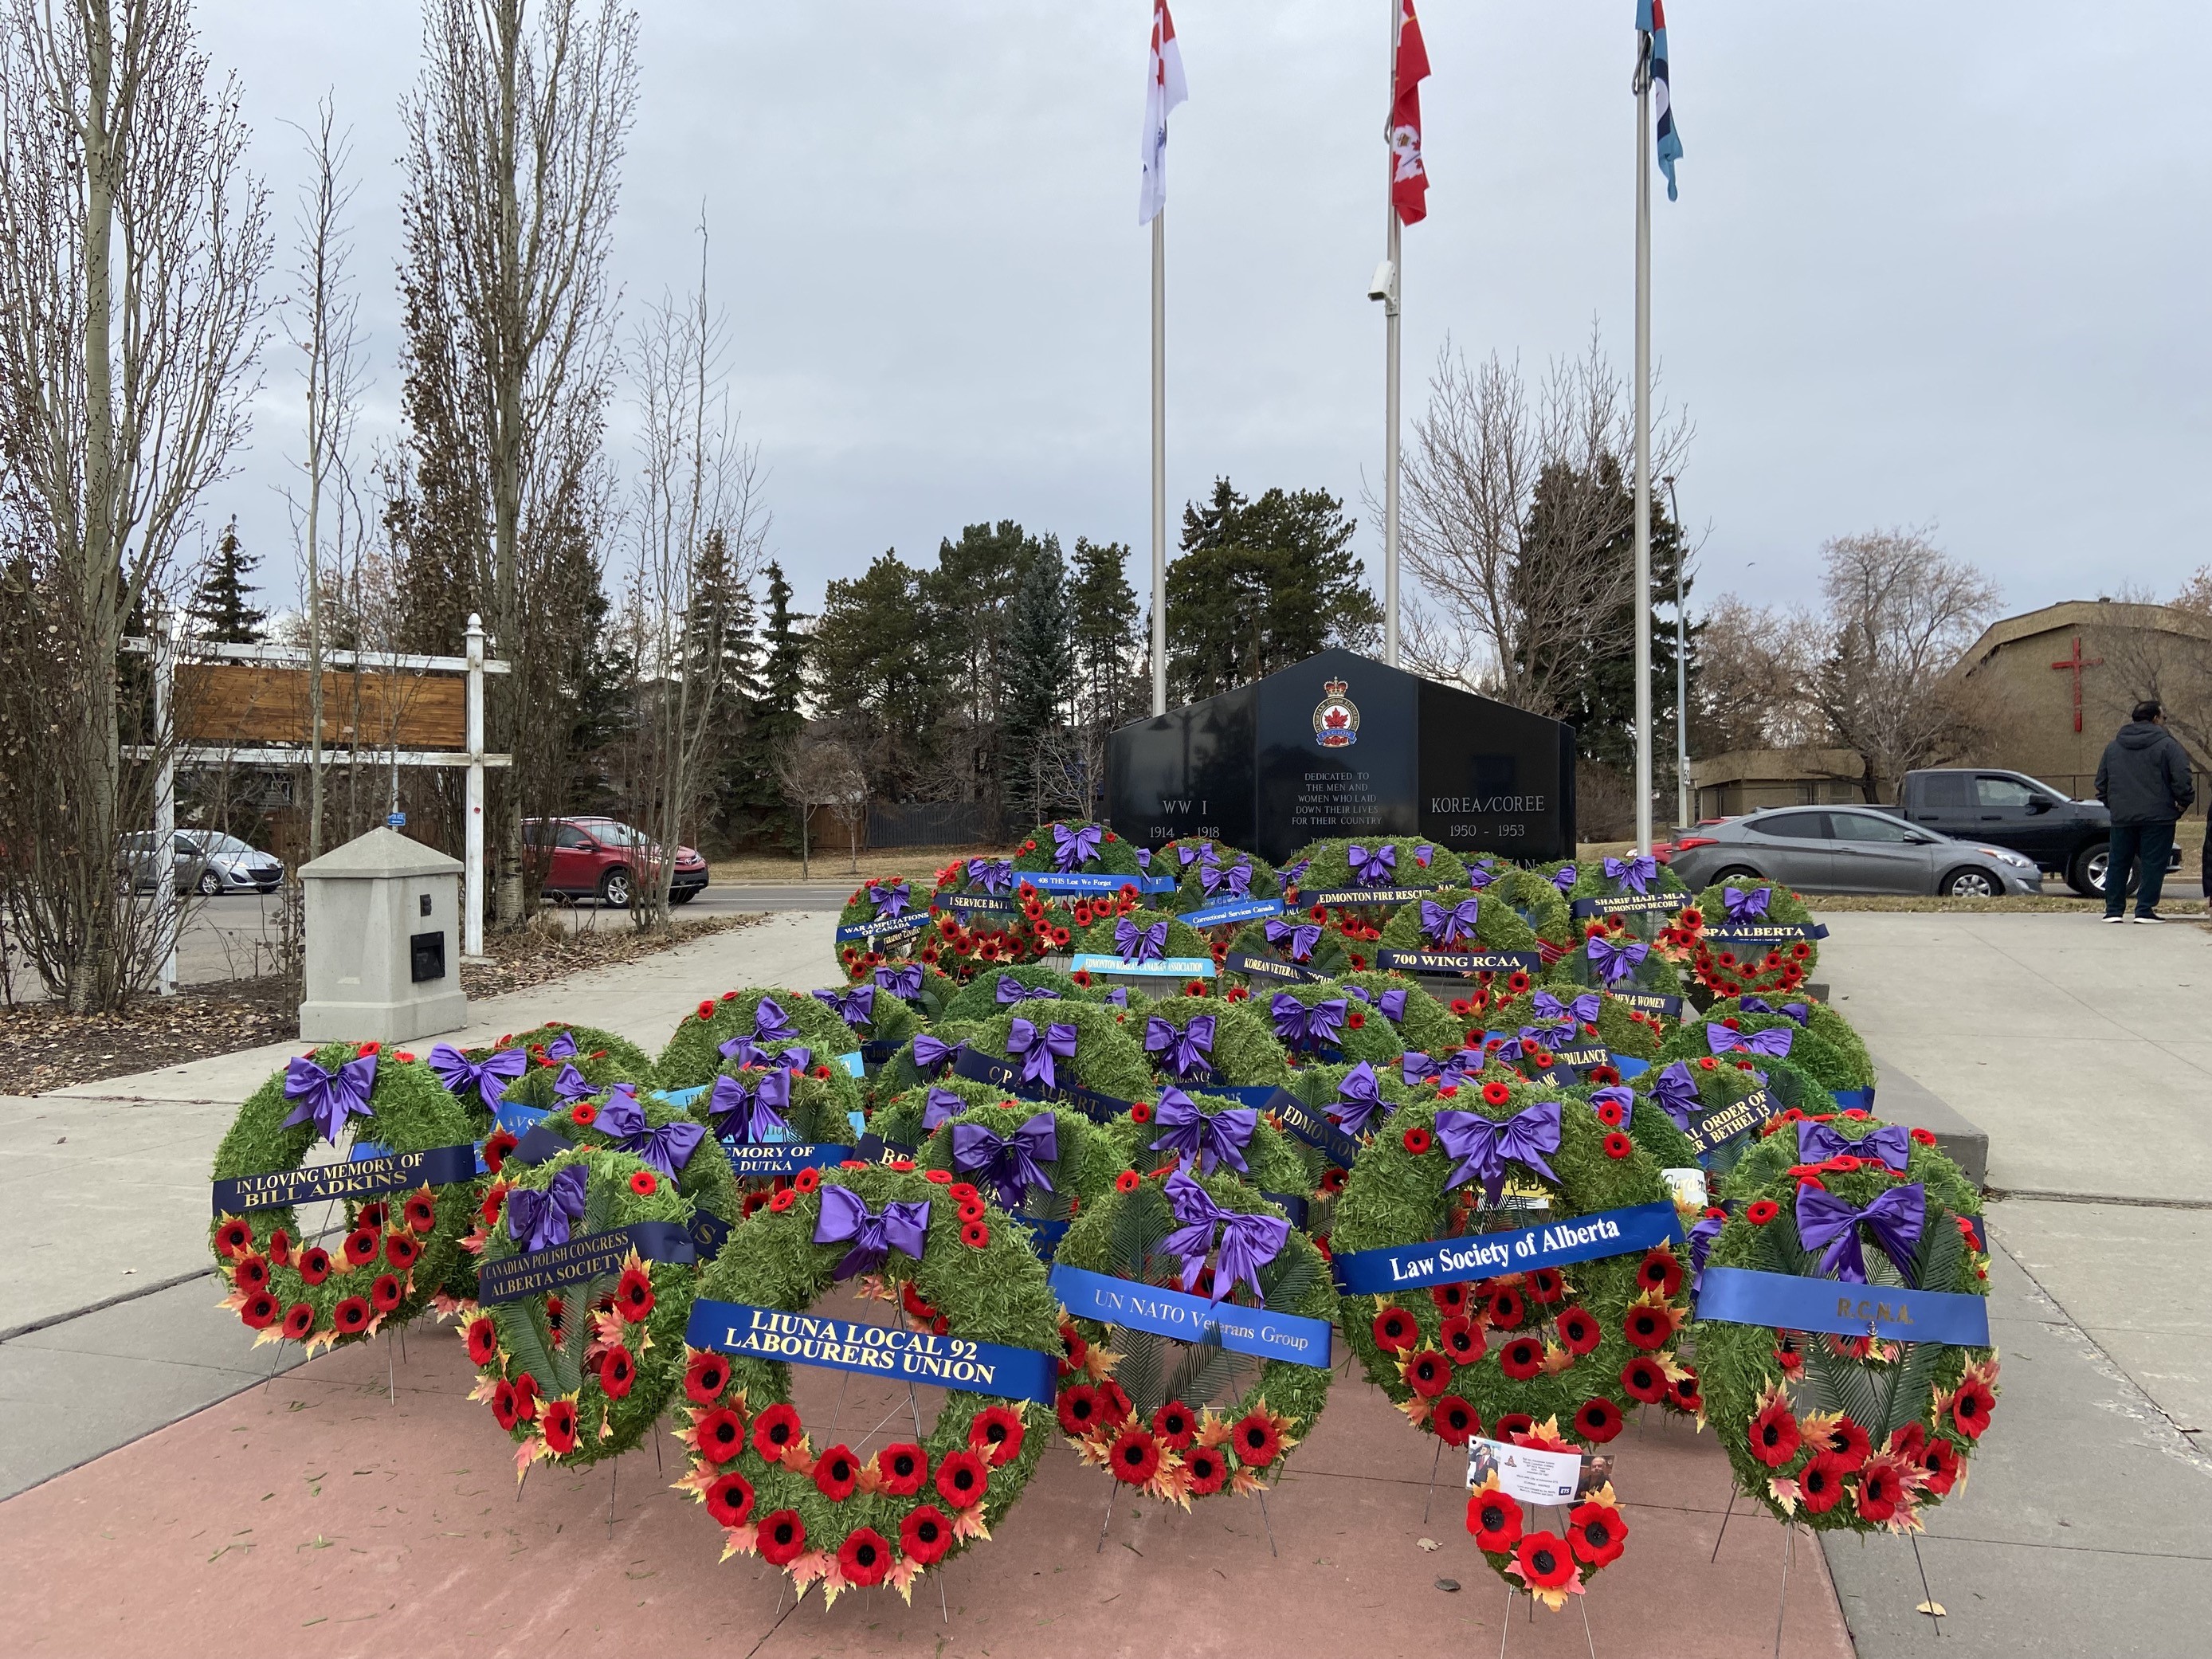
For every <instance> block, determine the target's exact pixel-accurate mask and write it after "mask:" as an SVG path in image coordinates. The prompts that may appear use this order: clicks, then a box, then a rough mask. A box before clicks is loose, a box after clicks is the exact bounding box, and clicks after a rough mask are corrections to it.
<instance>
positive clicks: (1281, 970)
mask: <svg viewBox="0 0 2212 1659" xmlns="http://www.w3.org/2000/svg"><path fill="white" fill-rule="evenodd" d="M1221 965H1222V966H1223V967H1225V968H1226V969H1228V970H1229V971H1230V972H1231V973H1232V974H1243V975H1247V976H1248V977H1249V978H1252V979H1274V980H1280V981H1283V982H1284V983H1285V984H1286V985H1311V984H1316V983H1317V982H1319V981H1322V980H1325V979H1327V978H1328V975H1327V974H1321V973H1316V972H1315V971H1314V970H1313V969H1310V968H1301V967H1299V966H1298V964H1297V963H1295V962H1278V961H1276V960H1275V958H1274V957H1248V956H1246V955H1245V954H1244V952H1243V951H1231V952H1230V953H1229V955H1228V957H1227V958H1226V959H1225V961H1224V962H1223V963H1222V964H1221Z"/></svg>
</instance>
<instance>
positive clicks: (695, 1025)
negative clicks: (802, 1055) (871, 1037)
mask: <svg viewBox="0 0 2212 1659" xmlns="http://www.w3.org/2000/svg"><path fill="white" fill-rule="evenodd" d="M858 1046H859V1045H858V1042H857V1041H856V1039H855V1038H854V1036H853V1033H852V1029H851V1028H850V1027H849V1026H848V1025H847V1024H845V1022H844V1020H843V1019H842V1018H839V1016H838V1015H836V1013H833V1012H831V1011H830V1010H829V1009H828V1008H825V1007H824V1006H823V1005H822V1004H820V1003H819V1002H817V1001H816V1000H814V999H813V998H812V997H811V996H809V995H808V994H806V993H805V992H804V991H785V990H762V989H758V988H755V989H751V990H744V991H726V992H724V993H723V994H721V995H720V997H709V998H708V999H706V1000H704V1001H702V1002H701V1003H700V1004H699V1006H697V1007H696V1009H694V1010H693V1011H692V1012H690V1013H689V1014H687V1015H685V1016H684V1019H683V1022H682V1023H681V1024H678V1026H677V1028H676V1031H675V1034H674V1035H673V1036H671V1037H670V1038H669V1039H668V1045H667V1047H665V1048H663V1049H662V1050H661V1051H660V1059H659V1064H658V1066H657V1068H656V1080H657V1081H658V1082H659V1085H660V1086H661V1087H662V1088H664V1089H696V1088H699V1087H701V1086H702V1085H706V1084H709V1083H712V1082H713V1081H714V1074H715V1073H718V1072H720V1071H721V1070H722V1069H723V1067H724V1066H725V1064H726V1062H728V1061H730V1060H736V1061H737V1062H738V1064H739V1065H744V1064H747V1063H749V1062H750V1063H754V1064H764V1063H766V1060H767V1058H768V1057H769V1056H772V1055H779V1054H782V1053H783V1052H784V1051H785V1050H786V1049H787V1048H793V1047H798V1048H805V1049H806V1050H807V1051H808V1056H809V1059H810V1061H811V1063H813V1064H817V1065H822V1064H829V1065H835V1064H836V1061H837V1057H838V1056H839V1055H841V1054H848V1053H850V1052H851V1051H852V1050H853V1049H854V1048H857V1047H858Z"/></svg>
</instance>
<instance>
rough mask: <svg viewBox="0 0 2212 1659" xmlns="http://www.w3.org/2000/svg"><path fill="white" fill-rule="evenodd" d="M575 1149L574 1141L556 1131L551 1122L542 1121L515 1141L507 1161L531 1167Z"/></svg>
mask: <svg viewBox="0 0 2212 1659" xmlns="http://www.w3.org/2000/svg"><path fill="white" fill-rule="evenodd" d="M574 1150H575V1144H574V1142H573V1141H570V1140H568V1139H564V1138H563V1137H562V1136H561V1135H558V1134H556V1133H554V1131H553V1127H552V1126H551V1125H550V1124H547V1123H540V1124H538V1125H537V1126H536V1127H533V1128H532V1129H529V1130H527V1131H526V1132H525V1133H524V1134H523V1137H522V1139H520V1140H518V1141H516V1142H515V1143H514V1150H513V1152H509V1153H508V1154H507V1162H508V1163H510V1164H521V1165H522V1166H523V1167H524V1168H525V1169H529V1168H532V1167H533V1166H534V1165H537V1164H544V1163H548V1162H550V1161H551V1160H552V1159H554V1158H558V1157H560V1156H561V1154H562V1153H563V1152H574Z"/></svg>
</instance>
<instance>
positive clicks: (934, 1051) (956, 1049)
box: [914, 1031, 968, 1077]
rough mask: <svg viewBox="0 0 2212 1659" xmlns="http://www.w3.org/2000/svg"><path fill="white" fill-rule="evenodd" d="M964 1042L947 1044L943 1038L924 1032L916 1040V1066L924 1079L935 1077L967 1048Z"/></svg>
mask: <svg viewBox="0 0 2212 1659" xmlns="http://www.w3.org/2000/svg"><path fill="white" fill-rule="evenodd" d="M967 1046H968V1045H967V1044H966V1043H964V1042H946V1041H945V1039H944V1038H943V1037H940V1036H931V1035H930V1034H929V1033H928V1032H927V1031H923V1032H921V1033H919V1034H917V1035H916V1036H915V1040H914V1066H915V1070H916V1071H918V1072H920V1073H921V1074H922V1075H923V1076H924V1077H934V1076H936V1075H937V1073H939V1072H941V1071H943V1070H944V1069H945V1066H947V1065H949V1064H951V1062H952V1061H953V1060H957V1059H958V1058H959V1057H960V1054H961V1051H962V1050H963V1049H964V1048H967Z"/></svg>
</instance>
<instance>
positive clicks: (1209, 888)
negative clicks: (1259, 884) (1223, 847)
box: [1198, 864, 1252, 898]
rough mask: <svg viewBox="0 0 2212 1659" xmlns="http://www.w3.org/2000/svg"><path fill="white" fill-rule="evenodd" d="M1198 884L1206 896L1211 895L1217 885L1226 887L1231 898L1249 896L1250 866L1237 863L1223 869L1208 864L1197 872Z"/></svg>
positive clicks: (1250, 887)
mask: <svg viewBox="0 0 2212 1659" xmlns="http://www.w3.org/2000/svg"><path fill="white" fill-rule="evenodd" d="M1198 884H1199V886H1200V889H1201V890H1203V891H1204V893H1205V896H1206V897H1208V898H1212V896H1213V892H1214V890H1215V889H1216V888H1218V887H1226V888H1227V889H1228V890H1229V896H1230V897H1231V898H1249V897H1251V896H1252V866H1250V865H1249V864H1237V865H1231V866H1230V867H1229V868H1228V869H1226V870H1224V869H1221V868H1219V867H1218V866H1214V865H1208V866H1206V868H1205V869H1203V870H1201V871H1200V872H1198Z"/></svg>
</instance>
